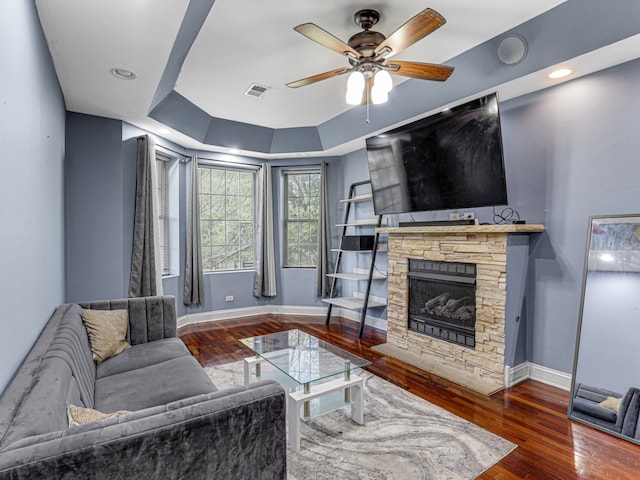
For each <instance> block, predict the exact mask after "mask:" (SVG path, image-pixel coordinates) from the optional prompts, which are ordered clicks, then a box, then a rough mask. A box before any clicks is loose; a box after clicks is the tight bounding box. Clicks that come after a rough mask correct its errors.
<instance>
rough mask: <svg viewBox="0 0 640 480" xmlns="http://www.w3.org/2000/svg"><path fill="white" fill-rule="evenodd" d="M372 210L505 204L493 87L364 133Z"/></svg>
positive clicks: (404, 210)
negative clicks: (381, 130)
mask: <svg viewBox="0 0 640 480" xmlns="http://www.w3.org/2000/svg"><path fill="white" fill-rule="evenodd" d="M367 159H368V163H369V174H370V178H371V191H372V194H373V205H374V211H375V213H376V215H387V214H395V213H409V212H424V211H432V210H451V209H462V208H473V207H486V206H496V205H506V204H507V184H506V177H505V169H504V158H503V154H502V133H501V129H500V113H499V110H498V98H497V95H496V94H495V93H492V94H490V95H486V96H484V97H481V98H477V99H475V100H472V101H470V102H467V103H465V104H462V105H458V106H456V107H453V108H451V109H449V110H445V111H442V112H440V113H437V114H435V115H432V116H429V117H426V118H423V119H421V120H418V121H415V122H412V123H409V124H407V125H403V126H401V127H398V128H396V129H393V130H390V131H388V132H386V133H382V134H379V135H376V136H374V137H370V138H368V139H367Z"/></svg>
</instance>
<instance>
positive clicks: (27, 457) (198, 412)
mask: <svg viewBox="0 0 640 480" xmlns="http://www.w3.org/2000/svg"><path fill="white" fill-rule="evenodd" d="M83 308H88V309H100V310H110V309H127V310H128V313H129V329H128V333H127V341H128V342H129V343H130V344H131V345H132V347H131V348H129V349H127V350H125V351H124V352H122V353H120V354H119V355H116V356H114V357H111V358H109V359H107V360H105V361H103V362H102V363H99V364H98V365H96V364H95V363H94V361H93V359H92V355H91V349H90V344H89V341H88V337H87V333H86V330H85V328H84V325H83V323H82V309H83ZM68 404H72V405H76V406H81V407H89V408H92V409H96V410H99V411H101V412H105V413H107V412H114V411H118V410H126V411H129V413H126V414H124V415H122V416H118V417H112V418H108V419H104V420H100V421H97V422H93V423H89V424H85V425H80V426H76V427H71V428H69V426H68V425H69V424H68V418H67V405H68ZM40 478H43V479H45V478H46V479H116V478H117V479H128V478H144V479H152V478H162V479H242V480H246V479H265V480H267V479H284V478H286V433H285V395H284V391H283V389H282V387H280V386H279V385H278V384H277V383H275V382H270V381H266V382H259V383H255V384H252V385H251V386H250V387H234V388H231V389H226V390H221V391H217V389H216V387H215V385H214V384H213V383H212V382H211V380H210V379H209V377H208V376H207V375H206V373H205V371H204V369H203V368H202V367H201V366H200V365H199V364H198V362H197V361H196V360H195V359H194V358H193V357H192V356H191V354H190V353H189V351H188V349H187V348H186V347H185V345H184V344H183V343H182V341H181V340H180V339H178V338H177V337H176V311H175V300H174V298H173V297H146V298H134V299H123V300H113V301H105V302H93V303H88V304H64V305H61V306H60V307H59V308H58V309H57V310H56V312H55V313H54V314H53V316H52V317H51V318H50V319H49V321H48V322H47V324H46V325H45V327H44V329H43V331H42V333H41V334H40V337H39V338H38V340H37V341H36V343H35V345H34V346H33V348H32V350H31V352H30V353H29V354H28V356H27V358H26V359H25V361H24V363H23V364H22V366H21V368H20V369H19V371H18V372H17V374H16V376H15V377H14V379H13V380H12V382H11V383H10V384H9V386H8V387H7V388H6V390H5V391H4V393H3V395H2V397H1V398H0V479H2V480H4V479H31V480H33V479H40Z"/></svg>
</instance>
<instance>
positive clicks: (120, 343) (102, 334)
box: [82, 310, 131, 363]
mask: <svg viewBox="0 0 640 480" xmlns="http://www.w3.org/2000/svg"><path fill="white" fill-rule="evenodd" d="M82 322H83V323H84V326H85V328H86V329H87V334H88V335H89V343H90V344H91V353H93V360H94V361H95V362H96V363H100V362H103V361H105V360H106V359H107V358H111V357H113V356H114V355H117V354H119V353H120V352H123V351H124V350H126V349H127V348H129V347H131V345H129V344H128V343H127V341H126V340H125V339H126V337H127V327H128V326H129V314H128V313H127V311H126V310H82Z"/></svg>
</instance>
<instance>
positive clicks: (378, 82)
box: [373, 70, 393, 93]
mask: <svg viewBox="0 0 640 480" xmlns="http://www.w3.org/2000/svg"><path fill="white" fill-rule="evenodd" d="M373 86H374V88H375V87H378V88H380V89H382V90H384V91H385V92H386V93H389V92H390V91H391V89H392V88H393V81H392V80H391V75H389V72H387V71H386V70H378V72H377V73H376V74H375V76H374V77H373Z"/></svg>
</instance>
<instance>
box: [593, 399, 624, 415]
mask: <svg viewBox="0 0 640 480" xmlns="http://www.w3.org/2000/svg"><path fill="white" fill-rule="evenodd" d="M620 403H622V398H616V397H607V398H605V399H604V400H603V401H601V402H600V403H599V404H598V405H600V406H601V407H604V408H606V409H608V410H611V411H612V412H615V413H618V410H620Z"/></svg>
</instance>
